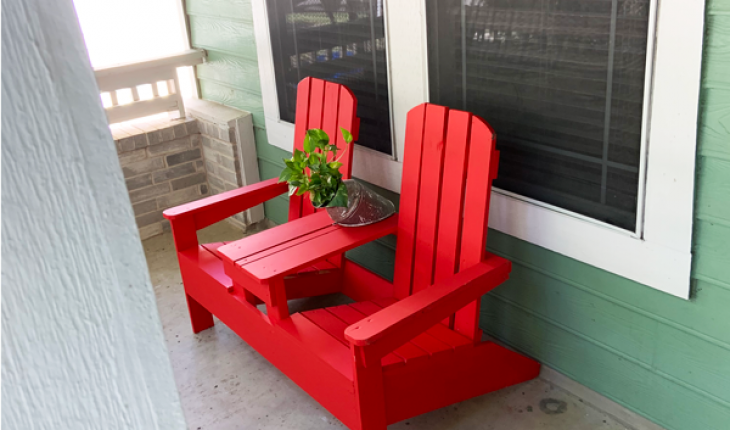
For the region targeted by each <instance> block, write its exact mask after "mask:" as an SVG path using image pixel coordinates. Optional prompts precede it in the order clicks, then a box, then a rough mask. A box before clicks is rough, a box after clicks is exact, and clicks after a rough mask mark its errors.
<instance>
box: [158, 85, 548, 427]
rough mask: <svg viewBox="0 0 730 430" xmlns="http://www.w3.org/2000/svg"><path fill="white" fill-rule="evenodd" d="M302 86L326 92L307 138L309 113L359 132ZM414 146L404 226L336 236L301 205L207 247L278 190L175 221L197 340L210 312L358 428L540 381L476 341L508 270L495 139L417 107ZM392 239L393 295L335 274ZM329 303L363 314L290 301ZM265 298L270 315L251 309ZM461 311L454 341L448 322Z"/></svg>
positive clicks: (511, 357)
mask: <svg viewBox="0 0 730 430" xmlns="http://www.w3.org/2000/svg"><path fill="white" fill-rule="evenodd" d="M305 84H306V85H304V86H300V91H303V90H306V91H308V92H311V93H312V94H319V92H318V91H320V90H319V89H318V88H320V87H319V86H321V88H323V92H322V94H323V95H322V99H321V103H320V102H317V100H318V99H317V97H314V102H312V100H310V97H309V95H307V100H306V107H307V112H308V113H307V119H306V121H304V124H305V127H309V123H310V119H311V118H309V109H313V112H315V115H314V117H316V116H317V114H316V112H320V114H319V115H320V116H319V118H320V120H321V121H322V122H321V125H319V126H320V127H325V128H328V127H332V124H333V122H334V119H332V118H333V117H332V115H333V114H332V112H336V113H337V122H338V124H339V123H340V122H341V120H342V118H343V113H342V112H343V109H344V111H345V112H346V113H347V112H353V113H352V114H351V115H350V116H347V115H345V117H347V118H348V120H349V121H351V124H352V128H351V130H353V129H354V130H356V129H357V119H356V118H355V117H354V97H352V96H351V93H349V91H347V94H346V93H345V92H342V90H341V91H340V92H339V95H338V93H336V92H334V91H333V90H331V88H335V87H333V86H331V85H329V84H325V83H321V84H318V83H316V82H315V80H311V79H310V80H307V81H305ZM312 86H314V89H312V88H313V87H312ZM340 88H344V87H340ZM307 94H309V93H307ZM335 96H338V101H337V107H336V108H332V107H331V105H333V104H334V101H333V100H334V99H335ZM346 96H347V97H346ZM349 101H352V103H353V109H352V110H350V111H348V109H349V108H348V107H347V104H348V103H349ZM318 103H319V104H318ZM298 108H299V107H298ZM314 117H313V118H314ZM298 119H299V115H298ZM314 119H316V118H314ZM298 123H299V120H298ZM345 128H347V127H345ZM335 135H339V134H338V133H336V134H335ZM406 141H407V145H409V146H407V147H406V161H405V166H404V180H403V193H402V202H401V211H402V212H401V215H400V217H398V216H396V217H393V218H390V219H389V220H386V221H383V222H381V223H378V224H374V225H372V226H368V227H361V228H357V229H346V228H341V227H338V226H332V225H331V221H330V220H329V219H328V218H325V216H326V214H319V213H315V214H313V215H311V216H307V217H304V218H301V219H298V218H299V217H300V216H301V215H302V213H303V212H302V211H301V205H300V206H299V208H300V211H299V212H298V213H297V217H295V218H297V219H296V220H293V221H292V222H291V223H289V224H287V225H285V226H283V227H279V228H277V229H273V230H269V231H267V232H263V233H260V234H257V235H254V236H252V237H249V238H246V239H243V240H242V241H238V242H234V243H231V244H225V245H222V244H220V243H217V244H206V245H202V246H198V244H197V236H196V234H195V231H196V229H200V228H202V226H205V225H209V224H210V223H212V222H215V220H220V219H222V218H225V217H226V216H228V215H226V214H227V213H228V212H230V211H232V210H234V208H236V209H238V210H236V212H238V211H240V210H241V209H240V206H241V205H246V204H254V203H255V202H257V201H259V202H260V201H261V199H264V200H265V197H269V196H271V195H273V194H274V193H276V192H279V191H281V185H277V184H272V183H267V184H263V185H258V184H257V186H254V187H253V188H248V187H247V188H248V189H247V190H245V191H243V192H240V191H239V190H236V191H237V192H234V193H233V194H231V195H230V196H228V197H229V198H225V199H221V200H207V201H206V202H203V203H202V204H201V203H199V204H192V205H184V206H183V207H182V208H176V209H173V210H170V211H168V212H166V216H167V217H168V218H169V219H170V220H171V225H172V228H173V235H174V238H175V243H176V247H177V249H178V258H179V260H180V268H181V273H182V277H183V282H184V285H185V292H186V296H187V298H188V304H189V308H190V309H189V311H190V314H191V320H192V322H193V329H194V330H195V331H199V330H203V329H205V328H208V327H210V326H211V325H212V324H213V321H214V320H213V318H212V314H215V315H216V316H217V317H218V318H220V319H221V320H222V321H223V322H224V323H225V324H226V325H228V326H229V327H231V328H232V329H233V330H234V331H235V332H236V333H237V334H239V335H240V336H241V337H242V338H243V339H244V340H245V341H246V342H247V343H249V344H250V345H251V346H253V347H254V348H255V349H257V350H258V351H259V352H261V353H262V354H263V355H264V356H265V357H266V358H267V359H268V360H270V361H271V362H272V363H273V364H274V365H275V366H277V367H278V368H279V369H281V370H282V371H283V372H284V373H285V374H287V375H288V376H289V377H291V378H292V380H294V381H295V382H296V383H297V384H299V385H300V386H301V387H302V388H304V389H305V390H306V391H307V392H308V393H310V394H311V395H312V396H313V397H314V398H315V399H316V400H317V401H319V402H320V403H321V404H322V405H324V406H325V407H326V408H327V409H328V410H330V411H331V412H332V413H333V414H335V416H337V417H338V418H339V419H341V420H342V421H343V422H344V423H345V425H347V426H348V427H350V428H352V429H363V430H375V429H378V430H384V429H385V426H386V424H387V423H392V422H396V421H399V420H402V419H405V418H408V417H411V416H414V415H416V414H420V413H423V412H427V411H429V410H433V409H435V408H438V407H442V406H445V405H448V404H451V403H454V402H458V401H461V400H464V399H467V398H469V397H473V396H476V395H480V394H483V393H486V392H489V391H493V390H495V389H499V388H502V387H505V386H508V385H512V384H515V383H518V382H522V381H525V380H528V379H531V378H533V377H535V376H536V375H537V373H538V372H539V364H538V363H536V362H534V361H532V360H529V359H527V358H525V357H522V356H520V355H519V354H517V353H514V352H511V351H508V350H506V349H504V348H501V347H498V346H496V345H494V344H492V343H489V342H480V341H479V336H480V335H481V332H480V331H479V329H478V311H479V308H478V303H479V299H480V297H481V296H482V295H483V294H485V293H487V292H489V291H490V290H491V289H492V288H494V287H496V286H497V285H499V284H500V283H501V282H503V281H504V280H505V279H506V278H507V276H508V275H509V271H510V268H511V264H510V262H509V261H507V260H505V259H503V258H501V257H498V256H494V255H491V254H487V253H485V252H484V248H485V243H486V234H487V232H486V226H487V216H488V211H489V196H490V190H491V181H492V180H493V179H494V178H495V177H496V169H497V162H498V152H497V151H496V149H495V147H494V136H493V133H492V132H491V129H489V127H488V125H487V124H486V123H484V122H483V121H481V120H480V119H478V118H476V117H473V116H471V115H470V114H468V113H465V112H459V111H454V110H451V111H449V110H448V109H446V108H442V107H439V106H434V105H422V106H418V107H416V108H415V109H414V110H412V111H411V112H410V113H409V123H408V126H407V136H406ZM485 165H486V166H489V168H484V166H485ZM465 181H466V183H465ZM277 187H279V188H277ZM434 190H435V191H434ZM232 201H235V202H234V203H232ZM233 213H235V212H233ZM396 231H397V233H398V235H399V238H398V249H397V250H396V271H395V282H394V283H393V284H391V283H390V282H388V281H387V280H385V279H383V278H381V277H379V276H377V275H375V274H372V273H371V272H369V271H367V270H366V269H364V268H362V267H361V266H358V265H356V264H355V263H352V262H350V261H347V260H344V261H343V264H340V260H339V258H340V256H341V255H342V254H343V253H344V252H345V251H346V250H348V249H352V248H353V247H356V246H359V245H361V244H363V243H366V242H368V241H371V240H373V239H375V238H377V237H382V236H383V235H385V234H392V233H396ZM462 232H463V233H462ZM333 257H335V258H334V259H331V258H333ZM328 259H329V260H328ZM333 291H343V292H345V293H346V294H347V295H348V296H350V297H352V298H353V299H355V300H357V302H356V303H352V304H349V305H343V306H337V307H332V308H327V309H319V310H314V311H308V312H304V313H303V314H293V315H289V311H288V304H287V299H288V298H292V297H305V296H311V295H317V294H325V293H329V292H333ZM259 299H261V300H263V301H264V302H265V303H266V305H267V313H268V315H265V314H263V313H262V312H261V311H259V310H258V309H257V308H256V307H255V306H254V305H255V304H257V303H259V301H260V300H259ZM370 300H371V301H370ZM455 312H456V317H455V321H454V325H455V328H456V329H457V330H458V332H457V331H454V330H450V329H449V328H447V327H446V326H444V325H442V324H439V321H441V320H442V319H443V318H445V317H447V316H448V315H452V314H454V313H455Z"/></svg>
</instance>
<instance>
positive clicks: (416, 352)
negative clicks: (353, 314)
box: [349, 302, 428, 362]
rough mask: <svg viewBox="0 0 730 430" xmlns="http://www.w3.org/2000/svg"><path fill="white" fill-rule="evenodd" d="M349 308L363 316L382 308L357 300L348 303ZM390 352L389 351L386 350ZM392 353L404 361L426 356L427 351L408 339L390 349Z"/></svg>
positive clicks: (370, 314)
mask: <svg viewBox="0 0 730 430" xmlns="http://www.w3.org/2000/svg"><path fill="white" fill-rule="evenodd" d="M349 306H350V307H351V308H353V309H355V310H356V311H358V312H360V313H362V314H363V316H368V317H369V316H372V315H373V314H375V313H376V312H379V311H381V310H382V309H383V308H382V307H380V306H378V305H376V304H375V303H373V302H357V303H352V304H350V305H349ZM388 353H390V351H388ZM392 353H393V354H395V355H396V356H398V357H400V358H401V359H402V360H403V361H404V362H409V361H411V362H412V361H413V360H415V359H418V358H426V357H427V356H428V353H427V352H426V351H425V350H423V349H421V348H419V347H418V346H416V345H415V344H413V343H411V342H409V341H408V339H407V340H406V341H405V342H403V344H401V345H398V346H397V347H395V348H393V349H392Z"/></svg>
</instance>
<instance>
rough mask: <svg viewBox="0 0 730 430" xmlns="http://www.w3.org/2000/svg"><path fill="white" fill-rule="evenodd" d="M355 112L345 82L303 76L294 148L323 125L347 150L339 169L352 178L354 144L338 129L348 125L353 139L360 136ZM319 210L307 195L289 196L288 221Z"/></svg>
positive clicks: (298, 90)
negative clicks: (309, 131) (309, 132)
mask: <svg viewBox="0 0 730 430" xmlns="http://www.w3.org/2000/svg"><path fill="white" fill-rule="evenodd" d="M356 112H357V100H356V99H355V96H354V95H353V94H352V91H350V90H349V89H348V88H347V87H346V86H344V85H341V84H335V83H333V82H327V81H324V80H322V79H316V78H304V79H303V80H302V81H301V82H300V83H299V86H298V87H297V111H296V116H295V124H294V148H296V149H299V150H300V151H302V150H304V136H305V134H306V132H307V130H309V129H311V128H321V129H323V130H324V131H326V132H327V134H328V135H329V136H330V139H332V140H333V141H334V142H336V143H335V144H336V145H337V147H338V149H339V150H340V153H341V152H342V151H345V150H346V152H345V155H344V157H343V158H342V159H341V160H340V161H341V162H342V163H343V165H342V167H341V168H340V172H342V174H343V177H344V178H345V179H349V178H350V177H351V172H352V153H353V147H352V146H353V144H350V145H348V144H347V143H346V142H345V141H344V139H343V138H342V135H341V134H340V131H339V130H340V127H343V128H345V129H346V130H348V131H350V132H351V133H352V135H353V137H354V140H357V131H358V130H357V129H358V125H359V121H358V120H357V117H356ZM354 140H353V142H354ZM338 155H339V154H338ZM316 211H317V209H315V208H314V206H312V202H311V200H310V199H309V196H307V195H302V196H296V195H294V196H291V197H290V198H289V221H293V220H295V219H298V218H301V217H303V216H307V215H310V214H313V213H315V212H316Z"/></svg>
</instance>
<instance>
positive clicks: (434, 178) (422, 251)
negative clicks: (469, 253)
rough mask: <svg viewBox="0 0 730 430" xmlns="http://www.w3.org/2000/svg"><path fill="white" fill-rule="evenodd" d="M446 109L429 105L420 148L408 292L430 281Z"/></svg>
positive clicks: (418, 288)
mask: <svg viewBox="0 0 730 430" xmlns="http://www.w3.org/2000/svg"><path fill="white" fill-rule="evenodd" d="M447 113H448V108H445V107H443V106H437V105H429V106H428V108H427V109H426V126H425V128H424V131H423V144H422V147H421V152H422V155H421V181H420V183H419V185H418V186H419V190H418V193H419V197H418V216H417V220H418V221H417V222H416V238H417V240H416V246H415V250H414V251H415V252H414V257H413V258H414V262H413V284H412V285H411V291H412V292H414V293H415V292H418V291H421V290H422V289H424V288H426V287H428V286H429V285H431V284H433V264H434V258H435V256H436V236H437V235H438V223H439V219H438V216H439V200H440V197H441V192H442V191H443V188H442V187H441V178H442V173H443V165H444V147H445V145H444V139H445V137H446V136H445V134H444V133H445V132H446V120H447Z"/></svg>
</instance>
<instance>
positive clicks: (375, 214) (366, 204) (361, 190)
mask: <svg viewBox="0 0 730 430" xmlns="http://www.w3.org/2000/svg"><path fill="white" fill-rule="evenodd" d="M344 182H345V185H346V186H347V207H346V208H343V207H331V208H326V209H327V213H328V214H329V216H330V218H332V221H334V223H335V224H338V225H341V226H343V227H360V226H363V225H368V224H373V223H376V222H378V221H382V220H384V219H386V218H388V217H389V216H391V215H393V214H394V213H395V206H394V205H393V202H391V201H390V200H388V199H386V198H385V197H383V196H381V195H380V194H378V193H376V192H375V191H373V190H371V189H369V188H367V187H365V186H364V185H362V184H360V183H359V182H357V181H355V180H353V179H346V180H345V181H344Z"/></svg>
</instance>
